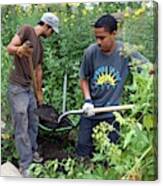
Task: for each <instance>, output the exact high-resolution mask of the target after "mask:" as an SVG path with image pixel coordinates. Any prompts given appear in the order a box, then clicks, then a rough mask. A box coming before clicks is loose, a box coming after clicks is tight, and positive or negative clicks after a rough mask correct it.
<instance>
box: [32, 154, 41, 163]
mask: <svg viewBox="0 0 163 186" xmlns="http://www.w3.org/2000/svg"><path fill="white" fill-rule="evenodd" d="M33 161H34V162H36V163H41V162H42V161H43V158H42V157H41V156H40V154H39V153H38V152H34V153H33Z"/></svg>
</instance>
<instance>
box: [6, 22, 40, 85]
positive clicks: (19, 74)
mask: <svg viewBox="0 0 163 186" xmlns="http://www.w3.org/2000/svg"><path fill="white" fill-rule="evenodd" d="M17 35H18V36H19V37H20V39H21V42H22V44H23V43H24V42H25V41H26V40H29V41H30V42H31V43H32V45H33V56H32V59H33V66H34V68H35V67H36V65H37V64H42V61H43V47H42V45H41V41H40V38H39V37H38V36H37V35H36V33H35V31H34V28H33V27H31V26H30V25H24V26H23V27H22V28H21V29H20V31H18V33H17ZM9 81H10V83H12V84H16V85H21V86H30V85H31V81H32V78H31V72H30V67H29V61H28V59H27V57H22V58H20V57H18V56H17V55H15V56H14V61H13V68H12V69H11V72H10V77H9Z"/></svg>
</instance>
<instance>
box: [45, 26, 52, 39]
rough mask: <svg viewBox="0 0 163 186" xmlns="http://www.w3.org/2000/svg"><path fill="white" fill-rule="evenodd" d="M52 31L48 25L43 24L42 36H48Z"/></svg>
mask: <svg viewBox="0 0 163 186" xmlns="http://www.w3.org/2000/svg"><path fill="white" fill-rule="evenodd" d="M53 32H54V31H53V29H52V27H50V26H49V25H45V26H44V33H43V37H44V38H47V37H50V36H51V35H52V34H53Z"/></svg>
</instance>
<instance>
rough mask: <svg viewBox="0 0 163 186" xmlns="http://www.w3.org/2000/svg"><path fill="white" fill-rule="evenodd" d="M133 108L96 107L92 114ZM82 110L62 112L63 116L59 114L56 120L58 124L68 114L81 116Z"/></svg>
mask: <svg viewBox="0 0 163 186" xmlns="http://www.w3.org/2000/svg"><path fill="white" fill-rule="evenodd" d="M133 107H134V105H119V106H108V107H96V108H94V109H93V111H94V113H95V114H97V113H102V112H113V111H118V110H127V109H132V108H133ZM83 113H84V110H83V109H79V110H70V111H67V112H64V113H63V114H61V115H60V116H59V118H58V123H60V122H61V120H62V119H63V118H64V117H65V116H67V115H70V114H83Z"/></svg>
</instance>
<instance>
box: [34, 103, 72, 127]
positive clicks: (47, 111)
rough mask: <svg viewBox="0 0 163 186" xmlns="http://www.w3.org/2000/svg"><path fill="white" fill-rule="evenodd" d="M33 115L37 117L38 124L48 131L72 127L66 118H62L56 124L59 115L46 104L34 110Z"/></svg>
mask: <svg viewBox="0 0 163 186" xmlns="http://www.w3.org/2000/svg"><path fill="white" fill-rule="evenodd" d="M34 113H35V114H36V115H37V116H38V117H39V123H40V124H41V125H43V126H45V127H47V128H50V129H57V128H65V127H69V126H73V123H72V121H71V120H70V119H68V118H67V117H64V118H63V119H62V121H61V122H60V123H58V118H59V115H60V114H59V113H58V112H57V110H56V109H55V108H54V107H53V106H51V105H48V104H43V105H41V106H39V107H38V108H37V109H35V110H34Z"/></svg>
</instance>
